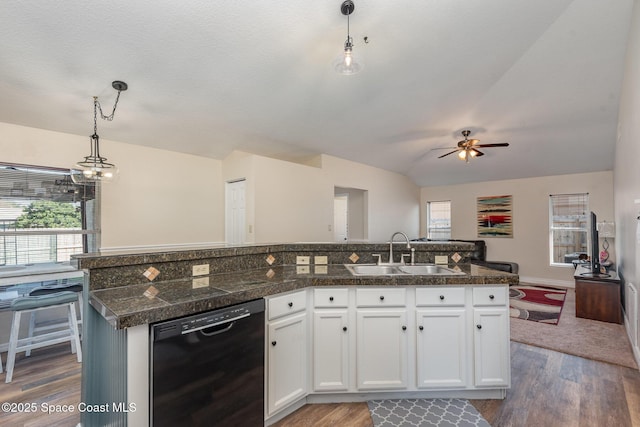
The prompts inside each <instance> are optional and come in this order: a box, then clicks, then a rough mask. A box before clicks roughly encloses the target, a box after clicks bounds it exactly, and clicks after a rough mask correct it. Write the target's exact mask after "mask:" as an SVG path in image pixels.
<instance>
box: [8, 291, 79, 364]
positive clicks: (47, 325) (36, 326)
mask: <svg viewBox="0 0 640 427" xmlns="http://www.w3.org/2000/svg"><path fill="white" fill-rule="evenodd" d="M62 291H71V292H77V293H78V309H79V311H80V317H79V319H78V333H79V334H80V338H82V328H81V327H80V325H81V324H82V284H80V283H73V284H68V283H63V284H55V285H53V284H50V285H43V286H39V287H37V288H35V289H32V290H31V292H29V296H40V295H48V294H53V293H56V292H62ZM67 324H68V323H67V321H64V322H62V323H60V322H58V323H52V322H42V323H38V322H37V321H36V312H35V311H32V312H31V316H30V318H29V333H28V336H30V337H32V336H33V334H34V333H36V332H40V331H46V330H51V329H60V328H61V327H63V326H65V325H67ZM25 356H27V357H28V356H31V350H27V351H26V352H25ZM0 372H2V371H0Z"/></svg>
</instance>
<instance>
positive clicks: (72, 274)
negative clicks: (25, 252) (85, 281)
mask: <svg viewBox="0 0 640 427" xmlns="http://www.w3.org/2000/svg"><path fill="white" fill-rule="evenodd" d="M20 272H21V273H23V275H21V276H9V277H2V278H0V286H9V285H19V284H22V283H34V282H44V281H46V280H60V279H72V278H76V277H82V275H83V274H84V273H83V272H82V271H80V270H76V269H75V268H73V267H70V268H69V270H67V271H60V272H55V271H45V272H43V273H37V274H24V273H29V270H26V269H25V270H21V271H20Z"/></svg>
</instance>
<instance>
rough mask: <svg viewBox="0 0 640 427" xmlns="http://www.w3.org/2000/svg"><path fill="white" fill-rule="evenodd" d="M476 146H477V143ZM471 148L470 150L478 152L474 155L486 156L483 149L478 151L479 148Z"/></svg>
mask: <svg viewBox="0 0 640 427" xmlns="http://www.w3.org/2000/svg"><path fill="white" fill-rule="evenodd" d="M476 147H477V145H476ZM469 150H470V151H473V152H475V153H476V154H475V156H473V157H480V156H484V153H483V152H482V151H478V150H476V149H475V148H470V149H469Z"/></svg>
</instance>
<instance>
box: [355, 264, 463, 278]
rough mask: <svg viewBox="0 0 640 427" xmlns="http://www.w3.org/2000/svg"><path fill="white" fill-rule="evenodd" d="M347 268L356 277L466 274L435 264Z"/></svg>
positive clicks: (363, 265)
mask: <svg viewBox="0 0 640 427" xmlns="http://www.w3.org/2000/svg"><path fill="white" fill-rule="evenodd" d="M345 267H346V268H347V270H349V272H350V273H351V274H353V275H354V276H402V275H413V276H443V275H463V274H465V273H464V272H462V271H456V270H453V269H451V268H448V267H443V266H441V265H435V264H415V265H403V264H386V265H385V264H345Z"/></svg>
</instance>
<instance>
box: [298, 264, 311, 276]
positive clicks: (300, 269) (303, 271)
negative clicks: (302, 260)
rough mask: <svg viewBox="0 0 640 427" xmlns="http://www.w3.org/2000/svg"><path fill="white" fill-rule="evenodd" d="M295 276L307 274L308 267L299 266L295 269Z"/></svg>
mask: <svg viewBox="0 0 640 427" xmlns="http://www.w3.org/2000/svg"><path fill="white" fill-rule="evenodd" d="M296 274H309V266H308V265H299V266H297V267H296Z"/></svg>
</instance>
